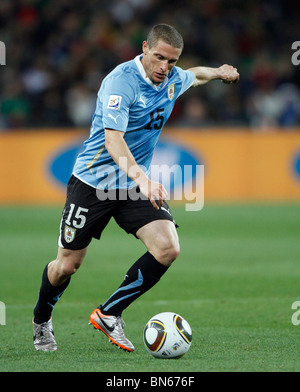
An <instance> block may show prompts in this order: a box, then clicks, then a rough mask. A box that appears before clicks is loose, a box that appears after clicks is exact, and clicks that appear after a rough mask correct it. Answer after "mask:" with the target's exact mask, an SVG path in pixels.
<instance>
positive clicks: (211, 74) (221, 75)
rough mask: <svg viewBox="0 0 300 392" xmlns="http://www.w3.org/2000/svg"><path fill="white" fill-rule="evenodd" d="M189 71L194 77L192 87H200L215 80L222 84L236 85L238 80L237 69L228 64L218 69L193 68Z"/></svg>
mask: <svg viewBox="0 0 300 392" xmlns="http://www.w3.org/2000/svg"><path fill="white" fill-rule="evenodd" d="M189 71H192V72H193V74H194V75H195V81H194V83H193V84H192V87H196V86H200V85H202V84H205V83H207V82H210V81H211V80H216V79H220V80H222V82H224V83H236V82H237V81H238V80H239V78H240V74H239V73H238V71H237V69H236V68H234V67H233V66H232V65H228V64H224V65H222V66H221V67H219V68H210V67H194V68H189Z"/></svg>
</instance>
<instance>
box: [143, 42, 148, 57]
mask: <svg viewBox="0 0 300 392" xmlns="http://www.w3.org/2000/svg"><path fill="white" fill-rule="evenodd" d="M148 52H149V44H148V42H147V41H143V53H144V54H147V53H148Z"/></svg>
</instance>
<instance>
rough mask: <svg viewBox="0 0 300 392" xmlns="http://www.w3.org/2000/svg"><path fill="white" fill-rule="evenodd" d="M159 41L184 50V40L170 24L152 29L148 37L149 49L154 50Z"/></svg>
mask: <svg viewBox="0 0 300 392" xmlns="http://www.w3.org/2000/svg"><path fill="white" fill-rule="evenodd" d="M159 40H161V41H163V42H165V43H166V44H169V45H171V46H173V47H174V48H179V49H183V38H182V36H181V34H179V33H178V31H177V30H176V29H175V28H174V27H173V26H170V25H168V24H165V23H161V24H157V25H155V26H153V27H152V29H151V30H150V32H149V34H148V36H147V42H148V45H149V48H150V49H151V48H153V47H154V46H155V45H156V44H157V42H158V41H159Z"/></svg>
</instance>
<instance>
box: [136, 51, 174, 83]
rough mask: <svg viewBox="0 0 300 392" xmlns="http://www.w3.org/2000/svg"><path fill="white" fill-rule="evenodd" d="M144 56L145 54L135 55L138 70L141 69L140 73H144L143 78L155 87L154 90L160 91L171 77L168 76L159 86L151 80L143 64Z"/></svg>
mask: <svg viewBox="0 0 300 392" xmlns="http://www.w3.org/2000/svg"><path fill="white" fill-rule="evenodd" d="M142 58H143V54H139V55H138V56H136V57H135V59H134V61H135V63H136V65H137V67H138V70H139V71H140V74H141V75H142V77H143V79H144V80H145V82H146V83H148V84H149V85H150V86H151V87H153V88H154V90H157V91H159V90H161V89H163V88H164V87H165V85H166V84H167V83H168V81H169V78H168V77H166V78H165V80H164V81H163V82H162V83H161V84H160V85H159V86H157V85H156V84H154V83H153V82H151V80H150V79H149V78H148V76H147V74H146V71H145V69H144V67H143V64H142V62H141V60H142Z"/></svg>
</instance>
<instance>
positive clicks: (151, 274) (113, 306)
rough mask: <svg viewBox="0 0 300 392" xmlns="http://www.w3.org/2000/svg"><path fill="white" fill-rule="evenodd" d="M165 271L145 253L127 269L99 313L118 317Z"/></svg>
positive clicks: (165, 269)
mask: <svg viewBox="0 0 300 392" xmlns="http://www.w3.org/2000/svg"><path fill="white" fill-rule="evenodd" d="M167 269H168V267H166V266H165V265H163V264H161V263H159V262H158V261H157V260H156V259H155V258H154V257H153V256H152V255H151V253H149V252H147V253H145V254H144V255H143V256H142V257H141V258H140V259H138V261H136V262H135V263H134V264H133V266H132V267H131V268H130V269H129V271H128V272H127V274H126V275H125V279H124V282H123V283H122V284H121V286H120V287H119V288H118V289H117V290H116V291H115V292H114V294H113V295H112V296H111V297H110V298H109V299H108V300H107V301H106V302H105V303H104V304H103V305H102V306H101V312H103V313H104V314H107V315H112V316H120V315H121V314H122V311H123V310H124V309H126V308H127V306H129V305H130V304H131V303H132V302H133V301H135V300H136V299H137V298H138V297H140V296H141V295H142V294H144V293H145V292H146V291H148V290H149V289H151V287H153V286H154V285H155V284H156V283H157V282H158V281H159V280H160V278H161V277H162V276H163V274H164V273H165V272H166V271H167Z"/></svg>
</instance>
